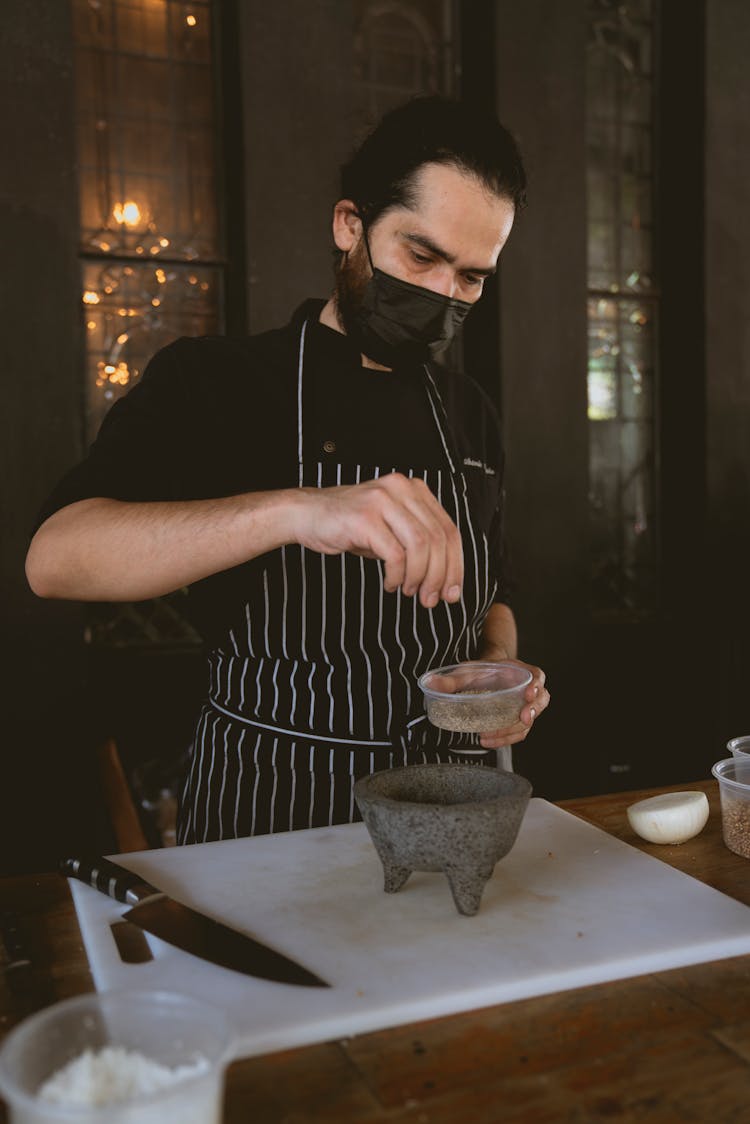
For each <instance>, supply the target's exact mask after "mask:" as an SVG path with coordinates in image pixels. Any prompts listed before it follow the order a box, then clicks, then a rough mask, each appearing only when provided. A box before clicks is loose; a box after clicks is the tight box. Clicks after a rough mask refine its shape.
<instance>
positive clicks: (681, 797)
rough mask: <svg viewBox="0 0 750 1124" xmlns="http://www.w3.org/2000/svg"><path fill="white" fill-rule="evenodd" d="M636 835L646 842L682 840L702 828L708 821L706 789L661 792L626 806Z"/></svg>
mask: <svg viewBox="0 0 750 1124" xmlns="http://www.w3.org/2000/svg"><path fill="white" fill-rule="evenodd" d="M627 814H628V821H629V823H630V826H631V827H632V829H633V831H634V832H635V833H636V835H640V837H641V839H647V840H648V842H649V843H685V842H686V841H687V840H688V839H692V838H693V836H695V835H698V833H699V832H701V831H703V828H704V827H705V826H706V823H707V821H708V797H707V796H706V794H705V792H663V793H661V794H660V795H659V796H649V797H648V799H646V800H638V801H637V802H636V803H635V804H631V805H630V807H629V808H628V809H627Z"/></svg>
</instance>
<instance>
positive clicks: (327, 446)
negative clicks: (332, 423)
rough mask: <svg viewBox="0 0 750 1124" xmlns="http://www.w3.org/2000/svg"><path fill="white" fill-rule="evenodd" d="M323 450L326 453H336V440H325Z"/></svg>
mask: <svg viewBox="0 0 750 1124" xmlns="http://www.w3.org/2000/svg"><path fill="white" fill-rule="evenodd" d="M323 452H324V453H335V452H336V442H335V441H324V442H323Z"/></svg>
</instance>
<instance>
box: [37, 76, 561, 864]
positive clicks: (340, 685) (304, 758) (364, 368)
mask: <svg viewBox="0 0 750 1124" xmlns="http://www.w3.org/2000/svg"><path fill="white" fill-rule="evenodd" d="M524 188H525V176H524V171H523V166H522V163H521V158H520V155H519V153H518V150H517V147H516V145H515V142H514V141H513V139H512V137H511V136H510V134H509V133H507V131H506V130H505V129H503V128H502V126H500V125H499V123H498V122H497V121H496V120H495V119H494V117H491V116H487V115H483V114H480V113H477V112H476V111H475V110H471V111H470V110H468V109H467V108H466V107H465V106H463V105H462V104H460V103H457V102H452V101H448V100H444V99H439V98H423V99H416V100H415V101H412V102H410V103H408V104H407V105H406V106H403V107H400V108H398V109H396V110H394V111H392V112H391V113H389V114H388V115H386V117H385V118H384V119H383V120H382V121H381V123H380V125H379V126H378V127H377V128H376V129H375V130H374V131H373V133H371V134H370V136H369V137H368V138H367V140H366V141H365V142H364V143H363V145H362V146H361V147H360V148H359V150H358V151H357V152H355V154H354V155H353V157H352V158H351V159H350V161H349V162H348V163H347V164H346V165H345V167H344V169H343V171H342V198H341V199H340V200H339V201H338V202H337V204H336V206H335V208H334V213H333V237H334V241H335V244H336V247H337V250H338V251H339V261H338V265H337V269H336V287H335V292H334V294H333V295H332V296H331V298H330V299H329V300H327V301H308V302H306V303H305V304H304V305H303V306H302V307H301V308H300V309H298V310H297V311H296V313H295V314H294V315H293V317H292V319H291V321H290V323H289V324H287V325H286V326H285V327H282V328H280V329H277V330H274V331H270V332H266V333H263V334H262V335H258V336H254V337H250V338H245V339H237V340H230V339H227V338H219V337H201V338H198V339H188V338H183V339H179V340H177V341H176V342H175V343H173V344H171V345H169V346H168V347H166V348H164V349H163V350H162V351H160V352H159V353H158V354H157V355H156V356H155V357H154V358H153V359H152V361H151V362H150V364H149V365H148V366H147V368H146V370H145V371H144V374H143V376H142V378H141V379H140V380H139V382H138V383H137V384H136V385H135V386H134V388H133V389H132V390H131V391H130V392H129V393H128V394H127V395H126V396H125V397H123V398H122V399H120V401H118V402H117V403H116V404H115V405H114V406H113V408H112V409H111V411H110V412H109V414H108V416H107V418H106V419H105V421H104V423H103V425H102V428H101V431H100V434H99V436H98V438H97V440H96V442H95V443H94V445H93V446H92V448H91V450H90V451H89V454H88V456H87V458H86V459H85V460H84V461H83V462H82V463H81V464H80V465H78V466H76V467H75V468H74V469H73V470H72V471H71V472H70V473H69V474H68V475H67V476H66V477H65V478H64V479H63V481H62V482H61V483H60V484H59V485H58V487H57V488H56V489H55V491H54V492H53V493H52V495H51V496H50V498H49V500H48V501H47V503H46V504H45V506H44V508H43V510H42V512H41V514H40V516H39V523H38V529H37V531H36V533H35V535H34V538H33V540H32V543H31V546H30V549H29V554H28V558H27V574H28V578H29V582H30V584H31V587H32V589H33V590H34V591H35V592H36V593H38V594H39V595H40V596H43V597H56V598H71V599H78V600H102V601H116V600H123V601H136V600H144V599H147V598H151V597H158V596H162V595H164V594H166V593H168V592H171V591H174V590H177V589H180V588H183V587H189V590H190V601H191V603H192V605H193V611H194V615H195V619H196V623H197V624H198V626H199V627H200V629H201V631H202V633H203V636H204V638H205V642H206V650H207V657H208V675H207V689H206V698H205V701H204V703H203V706H202V709H201V712H200V715H199V716H198V720H197V723H196V728H195V738H194V742H193V746H192V753H191V760H190V765H189V769H188V773H187V776H186V779H185V786H184V792H183V794H182V800H181V803H180V812H179V822H178V839H179V841H180V842H181V843H190V842H201V841H208V840H215V839H223V838H230V837H237V836H243V835H252V834H261V833H267V832H274V831H287V830H293V829H297V828H306V827H316V826H321V825H327V824H335V823H345V822H349V821H352V820H354V819H356V818H358V817H357V811H356V807H355V804H354V800H353V795H352V788H353V784H354V781H355V780H356V779H357V778H358V777H359V776H362V775H364V774H366V773H370V772H373V771H376V770H379V769H384V768H389V767H392V766H396V765H404V764H412V763H422V762H432V761H464V762H466V761H472V762H476V763H477V764H493V765H494V764H495V760H496V754H497V751H498V749H503V750H504V751H505V752H506V753H509V749H508V748H507V747H510V746H512V745H513V744H515V743H517V742H520V741H522V740H523V739H524V738H525V737H526V735H527V733H528V731H529V729H530V727H531V725H532V723H533V722H534V720H535V718H537V717H538V715H539V714H540V713H541V711H542V710H544V708H545V707H546V706H547V703H548V700H549V695H548V693H547V690H546V687H545V685H544V673H543V672H542V671H541V670H540V669H539V668H537V667H534V666H533V665H529V664H527V665H524V666H527V667H529V669H530V670H531V672H532V682H531V684H530V685H529V687H528V688H527V692H526V704H525V706H524V709H523V711H522V714H521V718H520V721H519V722H518V723H517V724H516V725H514V726H512V727H510V728H509V729H507V730H500V731H496V732H495V733H493V734H486V735H482V737H481V738H479V736H478V735H475V734H457V733H447V732H444V731H439V730H437V729H435V728H434V727H431V726H430V725H429V723H428V722H427V721H426V719H425V714H424V707H423V701H422V695H421V692H420V690H419V688H418V686H417V680H418V678H419V676H420V675H421V674H422V673H423V672H424V671H426V670H427V669H428V668H434V667H439V666H443V665H445V664H450V663H454V662H458V661H461V660H469V659H477V658H489V659H513V660H515V659H516V628H515V622H514V618H513V613H512V610H511V609H510V607H509V605H508V603H507V588H506V578H505V574H504V570H503V561H502V556H503V545H502V517H503V511H502V505H503V453H502V447H501V443H500V436H499V427H498V423H497V419H496V416H495V413H494V410H493V408H492V405H491V403H490V402H489V400H488V399H487V397H486V395H485V394H484V393H483V391H482V390H481V389H480V388H479V387H478V385H477V384H475V383H474V382H473V381H472V380H470V379H469V378H468V377H467V376H465V375H463V374H459V373H457V372H455V371H451V370H449V369H448V368H446V367H445V366H443V365H442V364H440V363H439V362H437V361H436V357H437V356H438V355H439V354H440V352H441V351H442V350H443V349H444V348H445V347H446V346H447V344H448V343H449V342H450V340H451V339H452V338H453V336H454V334H455V333H456V331H457V330H458V329H459V328H460V326H461V323H462V321H463V320H464V318H465V317H466V315H467V314H468V313H469V312H470V310H471V308H472V306H473V305H474V304H475V302H476V301H477V300H478V299H479V297H480V295H481V292H482V284H483V281H484V279H485V278H486V277H487V276H488V275H489V274H491V273H493V272H494V270H495V269H496V266H497V261H498V257H499V254H500V251H501V250H502V248H503V246H504V244H505V242H506V240H507V238H508V236H509V234H510V231H511V227H512V225H513V220H514V216H515V214H516V210H517V208H518V207H519V206H520V205H521V204H522V202H523V198H524ZM519 662H520V661H519Z"/></svg>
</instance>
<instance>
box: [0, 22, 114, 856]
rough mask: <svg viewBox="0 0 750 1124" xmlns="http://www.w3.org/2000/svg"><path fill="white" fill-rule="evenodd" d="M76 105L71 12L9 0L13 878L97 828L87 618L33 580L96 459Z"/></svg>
mask: <svg viewBox="0 0 750 1124" xmlns="http://www.w3.org/2000/svg"><path fill="white" fill-rule="evenodd" d="M73 104H74V103H73V70H72V46H71V27H70V13H69V5H68V4H61V3H58V2H57V0H40V2H39V3H35V4H26V3H23V2H21V0H9V2H8V3H7V4H5V5H4V7H3V26H2V35H1V36H0V105H2V106H3V107H4V110H5V111H4V112H3V113H2V114H0V152H2V154H3V158H2V162H1V164H0V167H1V169H2V170H1V171H0V229H2V231H3V269H2V274H1V275H0V309H2V316H3V331H2V333H1V339H2V342H1V343H0V348H2V382H3V409H2V411H0V426H1V427H2V434H1V435H0V450H2V453H1V454H0V455H2V471H1V472H0V518H1V519H2V536H1V538H0V542H1V546H0V560H1V561H0V565H1V567H2V587H1V588H2V594H1V597H2V607H1V613H2V632H3V641H4V644H3V647H4V661H3V662H4V671H3V675H2V685H3V690H2V710H3V718H4V721H3V734H2V738H1V739H0V754H1V755H2V756H1V761H2V765H1V770H2V773H1V775H2V782H1V788H0V832H1V833H2V834H1V835H0V869H2V868H4V867H6V866H7V865H14V866H15V865H18V864H19V863H21V862H24V861H25V862H26V863H27V865H29V866H32V867H33V866H35V865H38V862H39V858H38V856H39V855H40V854H41V853H42V852H43V851H44V850H45V849H46V846H47V843H48V840H49V839H50V838H51V837H52V836H55V837H56V838H57V839H58V840H60V841H61V842H62V841H63V840H66V841H67V842H69V843H70V844H71V845H75V843H76V842H77V840H78V839H79V838H80V836H81V834H82V833H85V831H86V829H87V824H88V822H89V821H90V820H91V819H92V818H95V813H93V812H92V811H91V806H92V805H91V801H89V799H88V794H89V793H90V791H91V787H90V779H89V778H90V769H89V761H88V759H87V757H86V745H87V738H86V726H85V723H86V718H85V710H84V709H83V708H82V707H81V705H80V700H81V691H82V683H83V665H82V645H81V632H82V623H81V619H80V612H79V611H78V609H77V607H75V606H65V605H52V604H42V603H41V602H39V601H37V600H36V599H35V598H34V597H33V595H32V594H31V593H30V591H29V590H28V587H27V585H26V581H25V577H24V572H23V560H24V556H25V553H26V547H27V544H28V535H29V530H30V526H31V523H32V520H33V515H34V512H35V510H36V508H37V506H38V505H39V503H40V502H41V500H42V499H43V498H44V496H45V494H46V492H47V491H48V490H49V487H50V484H51V482H52V481H53V480H54V479H55V477H57V476H59V475H60V474H61V473H62V472H63V470H64V469H65V468H67V467H68V466H69V465H70V464H71V463H72V462H73V461H74V460H75V459H76V458H77V457H78V456H79V455H80V453H81V449H82V433H81V416H82V415H81V395H82V393H83V381H82V377H81V371H82V367H83V364H82V348H81V337H80V328H81V325H80V313H79V310H80V304H79V302H80V281H79V275H78V268H77V262H76V251H77V211H78V202H77V194H76V183H75V166H74V160H73V151H74V132H73ZM23 854H25V855H26V858H25V859H24V858H23Z"/></svg>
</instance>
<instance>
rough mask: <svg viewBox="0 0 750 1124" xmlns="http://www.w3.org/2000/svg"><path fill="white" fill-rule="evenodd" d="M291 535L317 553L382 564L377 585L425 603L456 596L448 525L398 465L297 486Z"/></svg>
mask: <svg viewBox="0 0 750 1124" xmlns="http://www.w3.org/2000/svg"><path fill="white" fill-rule="evenodd" d="M299 500H300V502H299V506H298V509H297V513H296V516H295V519H294V524H293V525H294V530H295V541H296V542H298V543H300V544H301V545H302V546H305V547H308V548H309V549H310V550H316V551H319V552H320V553H322V554H343V553H344V552H345V551H346V552H349V553H351V554H358V555H361V556H363V557H364V558H380V559H382V561H383V562H384V563H385V588H386V589H387V590H388V591H389V592H394V591H395V590H396V589H398V588H399V587H401V589H402V590H403V592H404V594H405V595H406V596H407V597H411V596H413V595H414V594H416V593H419V600H420V602H421V603H422V605H424V607H425V608H427V609H430V608H433V607H434V606H435V605H437V603H438V601H439V600H440V599H441V598H442V599H443V600H444V601H449V602H455V601H458V600H459V598H460V596H461V587H462V585H463V578H464V562H463V549H462V546H461V537H460V535H459V533H458V529H457V528H456V525H455V524H454V523H453V522H452V520H451V519H450V518H449V516H448V514H447V512H446V511H445V510H444V509H443V508H442V507H441V506H440V504H439V503H438V501H437V500H436V499H435V497H434V496H433V494H432V492H431V491H430V490H429V488H428V487H427V485H426V484H425V482H424V481H423V480H419V479H411V478H409V477H406V476H403V475H401V474H400V473H398V472H394V473H389V474H388V475H386V476H381V477H379V478H378V479H377V480H368V481H367V482H366V483H364V484H349V485H347V484H344V485H340V486H338V487H332V488H301V489H299Z"/></svg>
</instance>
